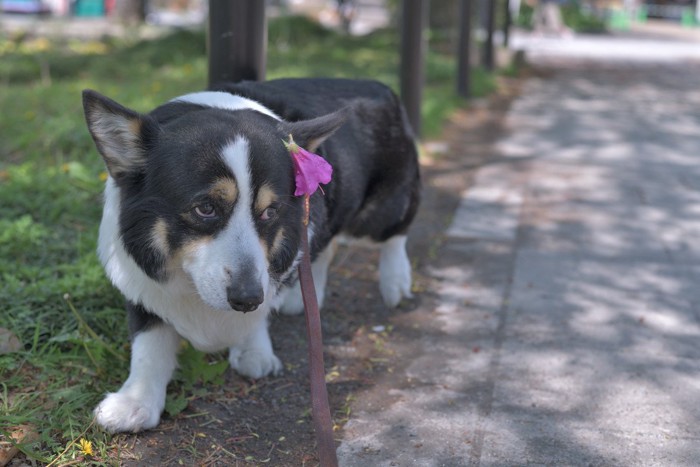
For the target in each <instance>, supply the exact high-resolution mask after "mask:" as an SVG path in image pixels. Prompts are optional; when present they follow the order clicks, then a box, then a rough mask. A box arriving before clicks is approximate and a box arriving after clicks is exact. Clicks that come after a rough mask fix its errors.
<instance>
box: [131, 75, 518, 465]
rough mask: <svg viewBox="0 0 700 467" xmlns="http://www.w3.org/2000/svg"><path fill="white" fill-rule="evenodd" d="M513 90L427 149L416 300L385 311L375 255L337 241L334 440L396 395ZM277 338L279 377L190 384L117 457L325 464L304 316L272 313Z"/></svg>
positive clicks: (152, 461)
mask: <svg viewBox="0 0 700 467" xmlns="http://www.w3.org/2000/svg"><path fill="white" fill-rule="evenodd" d="M517 89H518V84H517V81H514V80H503V81H502V82H501V86H500V91H499V92H498V93H497V94H496V95H494V96H492V97H491V98H489V99H487V100H483V101H479V102H474V103H472V104H471V106H470V108H469V109H465V110H462V111H459V112H458V113H457V114H455V115H454V116H453V118H452V119H451V120H450V122H449V123H448V124H447V125H446V127H445V130H444V132H443V135H442V136H441V138H440V139H439V140H438V141H433V142H432V143H429V144H427V147H428V149H429V150H432V152H431V153H429V154H428V155H426V156H424V157H423V163H422V171H423V172H422V177H423V185H424V187H423V197H422V204H421V209H420V211H419V214H418V218H417V219H416V222H415V223H414V225H413V227H412V230H411V232H410V235H409V239H410V240H409V256H410V257H411V259H412V261H413V264H414V295H415V298H414V299H413V300H410V301H405V302H404V303H402V304H401V306H400V307H399V308H398V309H396V310H389V309H387V308H386V307H385V306H384V305H383V303H382V300H381V297H380V294H379V290H378V287H377V283H376V275H377V272H376V269H377V268H376V265H377V262H378V251H376V250H371V249H367V248H365V247H361V246H342V247H341V248H340V249H339V251H338V253H337V255H336V258H335V260H334V262H333V265H332V268H331V275H330V277H329V283H328V290H327V293H326V303H325V306H324V309H323V310H322V320H323V332H324V348H325V351H326V352H325V362H326V368H327V375H328V376H327V379H328V382H329V384H328V391H329V397H330V403H331V410H332V412H333V419H334V422H335V424H336V429H337V431H336V439H338V440H340V439H341V438H342V436H343V425H344V423H345V422H346V421H347V419H348V418H349V417H350V416H351V413H352V410H353V408H354V407H358V406H365V407H366V405H364V404H367V403H369V401H368V399H367V398H369V397H371V398H373V399H376V398H377V397H379V398H381V397H386V398H389V397H390V396H389V395H388V394H387V392H386V391H382V390H381V386H386V387H391V386H392V384H397V385H400V384H402V383H401V382H400V381H392V373H393V371H394V370H395V369H396V368H399V367H401V366H402V365H404V364H406V363H407V357H408V356H409V355H410V353H407V352H410V344H411V341H412V336H415V335H416V333H420V328H421V323H422V322H423V321H424V320H426V319H429V314H430V312H431V311H432V310H433V309H434V308H435V306H434V305H435V296H434V294H431V280H430V278H429V276H428V274H427V272H426V271H427V269H426V268H427V267H428V266H429V265H430V262H431V259H432V258H435V257H436V255H437V254H438V252H439V249H440V245H441V242H442V238H443V232H444V230H445V229H446V227H447V225H448V224H449V222H450V220H451V216H452V215H453V213H454V211H455V208H456V206H457V203H458V202H459V193H460V192H461V191H463V190H464V189H465V188H466V187H468V186H469V184H470V182H471V179H472V176H473V174H474V172H475V170H476V169H478V168H479V167H480V166H481V165H483V164H485V163H487V162H488V161H489V159H490V158H491V157H492V151H491V145H492V143H493V142H494V141H496V140H497V139H498V137H499V135H500V134H501V133H502V131H503V116H504V114H505V112H506V110H507V108H508V106H509V103H510V102H511V100H512V97H513V96H514V95H515V94H516V93H517ZM425 152H428V151H425ZM271 335H272V340H273V345H274V348H275V351H276V353H277V355H278V356H279V357H280V358H281V360H282V361H283V362H284V365H285V371H284V373H283V374H282V375H280V376H278V377H270V378H265V379H260V380H256V381H252V380H249V379H245V378H243V377H241V376H239V375H237V374H236V373H235V372H234V371H232V370H230V369H229V370H228V371H227V373H226V376H225V384H224V385H222V386H209V387H206V388H202V390H201V391H195V392H196V393H198V394H202V395H198V396H193V397H192V399H191V400H190V402H189V405H188V407H187V408H186V409H185V410H184V411H183V412H181V413H180V414H179V415H177V416H175V417H169V416H168V415H165V414H164V415H163V419H162V421H161V423H160V425H159V426H158V428H157V429H155V430H151V431H148V432H145V433H140V434H137V435H119V438H118V441H119V444H120V446H121V452H120V453H119V457H120V458H121V460H122V465H125V466H145V465H159V466H160V465H199V466H237V465H241V466H247V465H264V464H268V465H274V466H295V467H297V466H316V465H318V460H317V455H316V448H315V439H314V431H313V424H312V421H311V411H310V400H309V383H308V367H307V361H308V357H307V345H306V331H305V328H304V318H303V316H284V315H276V316H274V317H273V319H272V323H271ZM377 389H380V390H379V391H378V390H377ZM377 394H380V396H377ZM381 394H384V396H381ZM383 402H387V401H377V400H374V401H373V403H377V404H381V403H383Z"/></svg>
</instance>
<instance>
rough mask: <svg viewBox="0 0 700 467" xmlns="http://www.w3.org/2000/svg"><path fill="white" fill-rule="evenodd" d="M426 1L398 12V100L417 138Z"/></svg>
mask: <svg viewBox="0 0 700 467" xmlns="http://www.w3.org/2000/svg"><path fill="white" fill-rule="evenodd" d="M427 18H428V1H427V0H403V1H402V11H401V77H400V78H401V99H402V101H403V103H404V106H405V107H406V113H407V114H408V120H409V121H410V122H411V126H412V127H413V131H414V132H415V134H416V136H420V134H421V114H420V112H421V99H422V96H423V82H424V80H425V72H424V62H425V48H426V43H425V37H424V36H425V34H424V31H425V26H426V20H427Z"/></svg>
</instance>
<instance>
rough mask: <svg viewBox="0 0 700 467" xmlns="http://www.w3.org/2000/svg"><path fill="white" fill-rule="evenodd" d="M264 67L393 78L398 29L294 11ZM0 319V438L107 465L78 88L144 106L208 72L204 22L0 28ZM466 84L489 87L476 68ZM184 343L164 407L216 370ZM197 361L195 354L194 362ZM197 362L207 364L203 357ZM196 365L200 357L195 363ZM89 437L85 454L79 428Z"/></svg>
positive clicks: (38, 451) (99, 292)
mask: <svg viewBox="0 0 700 467" xmlns="http://www.w3.org/2000/svg"><path fill="white" fill-rule="evenodd" d="M269 34H270V35H269V37H270V41H269V48H268V50H269V59H268V76H269V77H270V78H275V77H282V76H337V77H356V78H374V79H378V80H381V81H383V82H385V83H387V84H389V85H390V86H392V87H393V88H394V89H396V88H397V87H398V76H397V70H398V59H399V58H398V34H397V33H396V32H395V31H391V30H387V31H379V32H376V33H374V34H371V35H369V36H366V37H361V38H355V37H347V36H343V35H338V34H336V33H333V32H331V31H328V30H325V29H323V28H321V27H319V26H318V25H316V24H314V23H312V22H310V21H307V20H305V19H302V18H283V19H280V20H275V21H272V22H271V24H270V28H269ZM0 63H1V65H0V108H2V109H3V112H2V113H0V259H1V260H0V307H2V309H1V310H0V327H1V328H5V329H9V330H10V331H11V332H12V333H13V334H14V335H16V336H17V337H18V339H19V341H20V342H21V349H20V350H19V351H15V352H12V353H8V354H5V355H0V437H5V438H6V439H7V437H8V436H9V435H10V432H11V431H12V429H13V428H15V427H18V426H21V425H28V426H30V427H31V428H32V430H34V431H35V432H36V433H37V437H36V438H34V439H33V440H32V441H31V442H28V443H25V444H23V445H22V446H21V450H22V451H23V452H24V453H25V454H26V455H27V456H28V457H29V458H31V459H35V460H37V461H39V462H42V463H48V462H51V461H55V462H56V463H58V464H60V463H65V462H72V461H76V460H78V459H81V458H83V459H85V460H88V459H89V460H90V462H91V463H92V464H93V465H113V464H115V463H116V462H117V461H116V459H118V456H119V445H118V441H115V440H117V439H118V438H117V437H112V436H110V435H107V434H105V433H103V432H102V431H100V430H99V429H97V428H96V427H94V426H93V425H91V420H92V409H93V408H94V407H95V405H96V404H97V403H98V402H99V400H100V399H101V397H102V396H103V394H104V393H105V392H107V391H109V390H112V391H113V390H116V389H117V388H118V385H119V384H120V383H122V382H123V381H124V379H125V377H126V375H127V371H128V358H129V348H128V343H127V331H126V323H125V315H124V312H123V311H122V304H123V300H122V298H121V296H120V294H119V293H118V292H117V291H116V290H115V289H114V288H113V287H112V286H111V285H110V284H109V283H108V281H107V279H106V278H105V276H104V272H103V270H102V268H101V266H100V264H99V262H98V260H97V255H96V254H95V248H96V238H97V232H98V224H99V219H100V213H101V193H102V190H103V185H104V179H105V172H104V166H103V163H102V160H101V159H100V157H99V156H98V154H97V152H96V151H95V149H94V147H93V144H92V141H91V140H90V137H89V135H88V132H87V130H86V128H85V123H84V120H83V114H82V106H81V100H80V92H81V90H82V89H84V88H93V89H96V90H98V91H100V92H102V93H104V94H107V95H109V96H110V97H112V98H114V99H116V100H117V101H119V102H121V103H123V104H124V105H127V106H130V107H132V108H135V109H137V110H140V111H147V110H150V109H151V108H153V107H154V106H156V105H157V104H159V103H161V102H163V101H165V100H167V99H170V98H172V97H174V96H177V95H180V94H183V93H186V92H191V91H194V90H198V89H202V88H203V87H204V86H205V83H206V69H207V66H206V65H207V63H206V51H205V35H204V33H203V32H192V31H177V32H174V33H172V34H170V35H167V36H164V37H162V38H159V39H155V40H149V41H134V40H117V39H104V40H94V41H74V40H64V41H61V40H51V41H49V40H46V39H42V38H32V37H29V36H17V37H2V36H0ZM455 69H456V65H455V63H454V60H452V59H451V58H449V57H446V56H444V55H439V54H436V53H431V54H429V56H428V60H427V80H426V81H427V86H426V89H425V91H424V96H425V105H424V129H425V133H426V134H427V135H435V134H438V133H439V131H440V127H441V124H442V121H443V120H444V118H445V117H446V116H447V115H448V114H449V113H450V112H451V111H452V110H453V109H454V108H455V107H457V106H459V105H460V104H461V101H460V100H459V99H458V98H457V97H456V95H455V93H454V91H453V88H454V76H455V73H456V71H455ZM474 83H475V93H476V94H477V95H479V94H486V93H488V92H490V91H491V90H492V89H493V86H494V84H493V83H494V81H493V78H492V76H490V75H488V74H485V73H484V72H482V71H479V70H477V71H475V75H474ZM193 352H194V351H191V350H186V351H185V353H184V356H183V361H184V363H183V366H182V367H181V370H180V373H178V375H177V376H176V378H175V382H174V384H173V385H172V389H173V391H172V393H173V395H171V396H170V397H169V399H168V411H169V412H170V413H171V414H176V413H178V412H179V411H180V410H182V409H183V408H184V405H183V404H185V403H186V401H185V399H184V398H185V397H186V396H185V392H184V391H185V390H187V389H188V388H191V387H192V384H193V383H194V382H196V381H200V382H201V381H210V380H216V379H217V378H219V377H220V375H221V372H222V371H223V370H224V368H225V366H226V364H225V363H224V364H222V365H218V366H217V365H213V366H212V365H210V364H209V361H210V360H209V359H208V358H207V359H204V357H203V356H201V354H199V355H198V354H197V353H196V352H194V353H193ZM203 362H204V363H203ZM205 363H206V365H207V366H206V370H205V369H203V368H205V366H204V365H205ZM197 368H199V370H197ZM81 438H85V439H87V440H90V441H91V442H92V443H93V454H92V455H91V456H90V455H88V454H87V453H86V452H85V449H84V448H81V446H80V444H79V440H80V439H81Z"/></svg>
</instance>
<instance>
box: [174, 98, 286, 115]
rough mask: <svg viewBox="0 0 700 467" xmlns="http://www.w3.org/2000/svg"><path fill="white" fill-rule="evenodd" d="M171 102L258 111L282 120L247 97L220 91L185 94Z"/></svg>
mask: <svg viewBox="0 0 700 467" xmlns="http://www.w3.org/2000/svg"><path fill="white" fill-rule="evenodd" d="M170 102H187V103H190V104H199V105H205V106H207V107H215V108H218V109H227V110H243V109H250V110H256V111H258V112H260V113H263V114H265V115H269V116H270V117H272V118H274V119H275V120H282V119H281V118H279V117H278V116H277V114H275V113H274V112H273V111H272V110H270V109H268V108H267V107H265V106H263V105H262V104H260V103H258V102H255V101H254V100H252V99H248V98H246V97H241V96H236V95H233V94H229V93H227V92H219V91H203V92H194V93H192V94H185V95H184V96H180V97H177V98H175V99H173V100H172V101H170Z"/></svg>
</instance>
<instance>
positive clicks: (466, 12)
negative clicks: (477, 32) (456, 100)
mask: <svg viewBox="0 0 700 467" xmlns="http://www.w3.org/2000/svg"><path fill="white" fill-rule="evenodd" d="M471 50H472V0H460V2H459V46H458V50H457V54H458V66H457V94H458V95H460V96H462V97H469V96H471V88H472V83H471Z"/></svg>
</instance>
